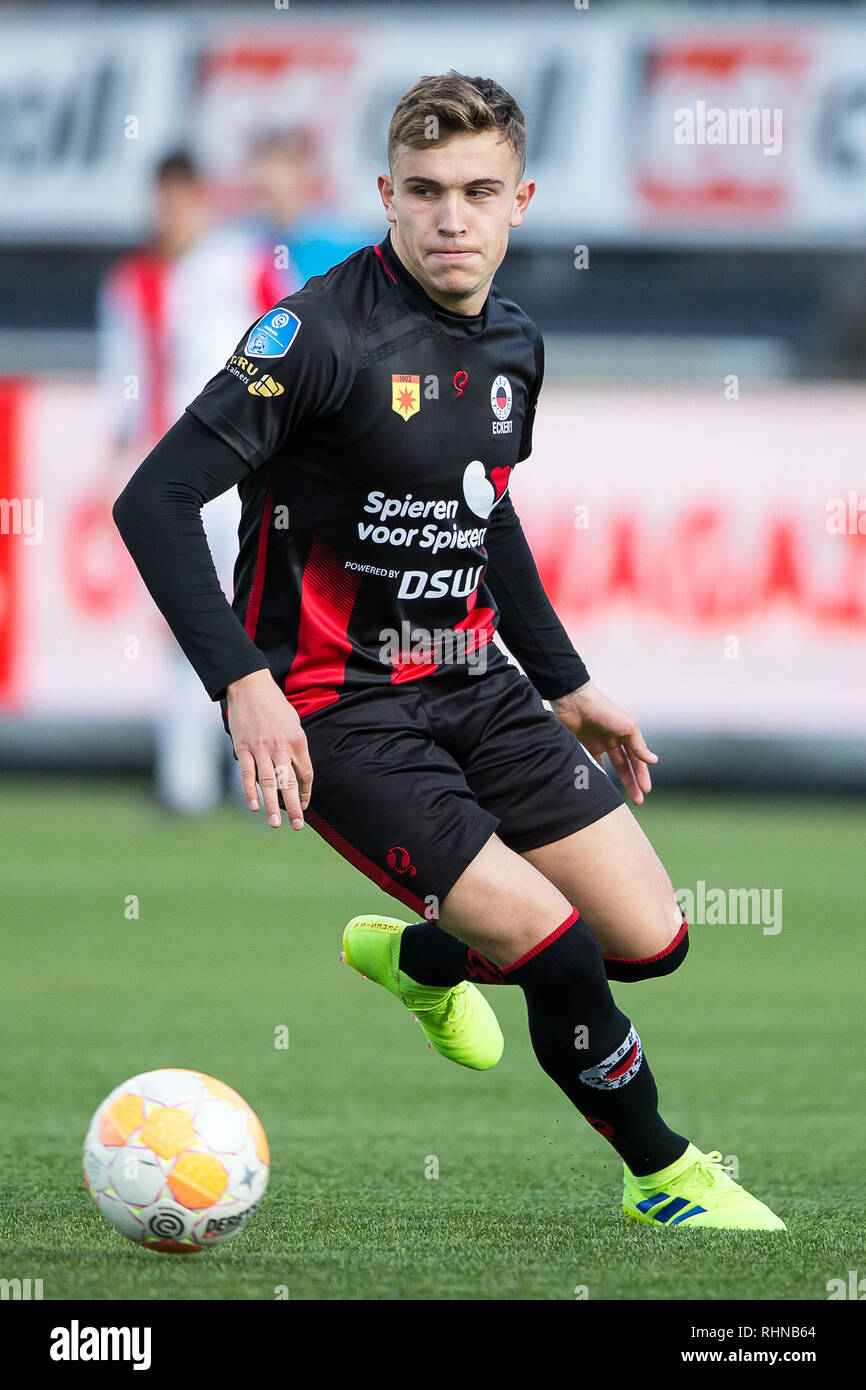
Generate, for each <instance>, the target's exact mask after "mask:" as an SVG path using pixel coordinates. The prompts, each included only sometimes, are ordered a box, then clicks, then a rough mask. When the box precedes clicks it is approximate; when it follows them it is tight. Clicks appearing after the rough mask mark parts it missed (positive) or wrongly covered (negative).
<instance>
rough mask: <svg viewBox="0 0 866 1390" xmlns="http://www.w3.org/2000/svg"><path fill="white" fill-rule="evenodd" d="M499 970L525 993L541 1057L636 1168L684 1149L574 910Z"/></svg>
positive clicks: (662, 1164)
mask: <svg viewBox="0 0 866 1390" xmlns="http://www.w3.org/2000/svg"><path fill="white" fill-rule="evenodd" d="M502 973H503V975H504V976H505V977H506V978H509V977H510V978H512V979H513V980H514V981H515V983H516V984H519V985H520V987H521V989H522V990H523V993H524V995H525V996H526V1008H527V1013H528V1016H529V1034H530V1037H531V1039H532V1046H533V1048H534V1050H535V1055H536V1057H537V1058H538V1061H539V1063H540V1064H541V1066H542V1067H543V1069H544V1070H545V1071H546V1072H547V1074H548V1076H550V1077H551V1078H552V1079H553V1080H554V1081H555V1082H556V1084H557V1086H559V1087H560V1089H561V1090H562V1091H564V1092H565V1094H566V1095H567V1096H568V1098H569V1100H570V1101H571V1102H572V1104H573V1105H575V1106H576V1107H577V1109H578V1110H579V1111H580V1113H581V1114H582V1115H583V1116H584V1118H585V1119H586V1120H588V1122H589V1123H590V1124H591V1125H592V1126H593V1128H594V1129H596V1130H597V1131H598V1133H599V1134H601V1135H603V1137H604V1138H605V1139H608V1140H609V1141H610V1143H611V1144H612V1145H613V1147H614V1148H615V1149H616V1151H617V1153H618V1154H619V1155H620V1156H621V1157H622V1159H623V1160H624V1162H625V1163H626V1164H627V1165H628V1167H629V1168H630V1169H631V1171H632V1172H633V1173H634V1174H635V1176H641V1175H644V1174H647V1173H654V1172H656V1171H657V1170H658V1169H659V1168H666V1167H667V1165H668V1164H669V1163H673V1162H674V1160H675V1159H677V1158H679V1157H681V1155H682V1154H683V1153H684V1152H685V1150H686V1146H687V1144H688V1140H687V1139H685V1138H684V1137H683V1136H682V1135H681V1134H676V1133H674V1131H673V1130H671V1129H669V1128H668V1126H667V1125H666V1124H665V1122H664V1120H663V1119H662V1118H661V1116H660V1114H659V1112H658V1092H657V1090H656V1084H655V1079H654V1077H653V1074H652V1072H651V1071H650V1068H649V1063H648V1062H647V1060H646V1058H645V1057H644V1055H643V1048H642V1046H641V1041H640V1038H639V1037H638V1035H637V1033H636V1032H635V1029H634V1027H633V1026H632V1024H631V1022H630V1021H629V1019H627V1018H626V1016H625V1014H624V1013H622V1012H621V1011H620V1010H619V1009H618V1008H617V1006H616V1004H615V1003H614V999H613V995H612V994H611V992H610V986H609V985H608V982H607V977H606V975H605V972H604V963H603V959H602V954H601V947H600V946H599V944H598V942H597V941H596V939H595V937H594V936H593V935H592V932H591V931H590V930H589V928H588V927H586V926H584V924H583V922H582V921H581V920H580V918H579V917H578V914H577V911H576V910H575V912H574V914H573V916H572V917H570V918H568V919H567V921H565V922H563V924H562V925H561V926H560V927H559V928H558V929H557V931H556V932H554V933H552V935H551V936H549V937H548V938H547V939H546V940H545V941H543V942H540V943H539V945H538V946H536V947H535V948H534V949H533V950H532V951H529V952H527V954H526V955H525V956H521V957H520V959H519V960H516V961H515V962H514V963H513V964H512V965H509V966H505V967H504V968H503V971H502Z"/></svg>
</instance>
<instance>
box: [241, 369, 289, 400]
mask: <svg viewBox="0 0 866 1390" xmlns="http://www.w3.org/2000/svg"><path fill="white" fill-rule="evenodd" d="M284 389H285V388H284V387H283V386H281V385H280V383H279V382H278V381H274V378H273V377H272V376H268V374H267V372H266V373H265V375H264V376H263V377H260V378H259V380H258V381H251V382H250V384H249V386H248V387H247V390H248V391H249V393H250V395H251V396H281V395H282V394H283V391H284Z"/></svg>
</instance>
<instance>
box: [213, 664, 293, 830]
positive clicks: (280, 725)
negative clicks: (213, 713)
mask: <svg viewBox="0 0 866 1390" xmlns="http://www.w3.org/2000/svg"><path fill="white" fill-rule="evenodd" d="M226 717H227V719H228V725H229V733H230V734H231V737H232V743H233V744H234V748H235V753H236V754H237V758H238V763H239V764H240V769H241V781H242V783H243V788H244V795H245V796H246V799H247V805H248V806H249V808H250V810H251V811H258V809H259V798H258V794H257V792H256V782H258V784H259V786H260V787H261V789H262V798H263V800H264V803H265V811H266V812H267V816H268V824H269V825H271V826H273V827H274V829H276V828H277V827H278V826H279V825H280V824H281V823H282V817H281V816H280V803H279V796H278V793H279V792H282V794H283V803H284V805H285V808H286V812H287V814H288V817H289V821H290V823H291V826H292V829H293V830H301V829H303V825H304V816H303V813H304V811H305V810H306V809H307V806H308V805H309V804H310V791H311V788H312V785H313V765H312V763H311V762H310V755H309V752H308V750H307V739H306V735H305V733H304V731H303V729H302V728H301V721H300V719H299V718H298V716H297V714H296V712H295V710H294V709H293V708H292V706H291V705H290V704H289V702H288V700H287V699H286V697H285V695H283V693H282V691H281V690H280V687H279V686H278V685H277V683H276V681H275V680H274V678H273V676H272V675H271V673H270V671H269V670H264V671H253V672H251V674H250V675H248V676H243V677H242V678H241V679H240V680H237V681H232V682H231V684H230V685H228V686H226Z"/></svg>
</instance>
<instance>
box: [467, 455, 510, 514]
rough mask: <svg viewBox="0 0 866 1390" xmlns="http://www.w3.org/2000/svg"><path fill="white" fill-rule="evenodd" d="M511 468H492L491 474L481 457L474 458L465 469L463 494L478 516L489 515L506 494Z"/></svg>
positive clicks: (470, 507) (468, 505)
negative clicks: (488, 472)
mask: <svg viewBox="0 0 866 1390" xmlns="http://www.w3.org/2000/svg"><path fill="white" fill-rule="evenodd" d="M510 472H511V469H510V468H491V470H490V476H489V477H488V475H487V470H486V469H485V467H484V464H483V463H482V462H481V460H480V459H473V460H472V462H471V463H467V465H466V467H465V468H464V470H463V496H464V497H465V498H466V505H467V507H468V508H469V509H470V511H473V512H474V513H475V515H476V516H483V517H484V519H485V521H486V520H487V518H488V517H489V515H490V513H491V512H492V511H493V508H494V507H495V506H496V503H497V502H499V501H501V499H502V498H503V497H504V496H505V492H506V489H507V487H508V475H509V473H510Z"/></svg>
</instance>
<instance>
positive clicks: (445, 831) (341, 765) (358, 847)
mask: <svg viewBox="0 0 866 1390" xmlns="http://www.w3.org/2000/svg"><path fill="white" fill-rule="evenodd" d="M304 730H305V733H306V735H307V742H308V746H309V750H310V758H311V761H312V763H313V767H314V768H315V779H314V783H313V790H312V798H311V801H310V805H309V807H308V808H307V813H306V818H307V822H308V824H309V825H310V826H311V827H312V829H313V830H315V831H317V833H318V834H320V835H321V836H322V837H323V838H324V839H325V840H327V841H328V843H329V844H331V845H332V846H333V847H334V848H335V849H336V850H337V851H338V852H339V853H340V854H341V855H342V856H343V857H344V858H345V859H347V860H349V862H350V863H352V864H354V865H355V866H356V867H357V868H358V869H360V870H361V872H362V873H364V874H366V875H367V877H368V878H370V879H372V880H373V882H374V883H376V884H377V885H378V886H379V887H380V888H382V889H384V891H385V892H387V893H390V894H392V895H393V896H394V897H396V898H399V900H400V901H401V902H402V903H405V904H407V905H408V906H409V908H410V911H411V912H412V913H416V914H418V913H421V914H427V913H429V914H430V915H433V914H434V913H435V912H436V911H437V910H438V904H439V902H441V901H443V900H444V898H445V896H446V895H447V893H448V891H449V890H450V888H451V886H452V885H453V883H454V882H455V880H456V879H457V878H458V877H459V876H460V874H461V873H462V872H463V870H464V868H465V867H466V866H467V864H469V863H470V862H471V861H472V859H473V858H474V857H475V855H476V854H477V853H478V852H479V851H480V850H481V848H482V846H483V845H484V844H485V842H486V841H487V840H488V839H489V838H490V836H491V835H492V834H493V833H494V831H495V829H496V818H495V817H494V816H493V815H491V814H490V813H489V812H487V811H483V810H482V809H481V807H480V806H479V805H478V803H477V801H476V800H475V798H474V797H473V795H472V793H471V792H470V790H469V788H468V787H467V786H466V782H465V779H464V777H463V774H462V772H461V770H460V768H459V767H458V766H457V764H456V762H455V761H454V759H453V758H452V757H451V756H450V754H448V753H447V752H446V751H445V750H443V749H441V748H438V747H437V746H436V744H435V743H434V741H433V739H432V737H431V734H430V728H429V724H428V722H427V719H426V717H425V715H424V712H423V709H421V707H420V702H419V696H418V692H417V690H416V689H413V688H412V687H405V688H403V689H402V690H392V689H390V688H388V687H386V688H385V689H384V690H382V689H381V688H378V689H376V688H374V689H371V690H369V691H367V692H364V693H363V694H362V695H361V696H357V697H355V696H353V697H352V699H351V700H350V701H346V702H344V701H340V702H339V704H336V705H334V706H332V707H330V708H328V709H327V710H325V711H324V712H322V713H321V714H316V715H313V716H312V717H308V718H307V719H306V720H305V721H304ZM524 871H525V872H526V873H527V874H535V873H536V871H535V870H534V869H532V868H531V867H530V866H529V865H524ZM548 889H549V892H550V894H551V895H552V896H553V897H554V898H556V899H558V898H559V896H560V895H559V893H558V890H557V889H555V888H554V887H553V886H552V885H548ZM406 925H407V924H406V922H405V921H404V920H402V919H400V918H396V917H390V916H387V915H384V914H382V913H381V912H380V913H374V914H371V915H369V916H365V917H358V918H354V919H353V920H352V921H351V922H349V923H348V925H347V926H346V929H345V931H344V933H343V958H344V959H345V961H346V962H347V964H349V965H350V966H352V967H353V968H354V969H355V970H357V971H358V973H359V974H361V975H364V976H365V977H366V978H367V979H371V980H375V981H376V982H377V983H378V984H381V985H382V986H383V987H384V988H386V989H387V990H388V991H389V992H390V993H391V994H393V995H395V996H396V998H398V999H399V1000H400V1001H401V1003H402V1004H404V1005H405V1007H406V1008H407V1009H408V1010H409V1011H410V1013H411V1014H412V1015H414V1017H415V1019H416V1020H417V1022H418V1023H419V1024H420V1025H421V1028H422V1030H423V1032H424V1035H425V1037H426V1038H427V1040H428V1042H429V1044H430V1046H431V1047H433V1048H434V1049H435V1050H436V1051H437V1052H440V1053H441V1054H442V1055H443V1056H445V1057H448V1058H450V1059H451V1060H453V1061H456V1062H459V1063H461V1064H462V1065H463V1066H467V1067H472V1068H474V1069H476V1070H486V1069H487V1068H488V1067H491V1066H494V1065H495V1064H496V1062H498V1061H499V1058H500V1056H501V1055H502V1048H503V1038H502V1031H501V1029H500V1027H499V1024H498V1022H497V1020H496V1016H495V1014H494V1012H493V1010H492V1008H491V1007H490V1004H489V1003H488V1001H487V1000H486V999H485V997H484V995H483V994H482V993H481V992H480V991H479V990H478V989H476V988H475V986H474V985H473V984H471V983H470V982H467V981H466V980H465V978H464V977H463V976H461V977H460V978H459V980H453V981H447V982H445V983H438V982H437V981H435V980H434V981H432V982H431V983H430V984H428V983H427V982H425V981H419V980H416V979H414V978H413V977H412V976H411V974H409V973H407V972H406V971H405V969H404V968H403V966H402V960H401V940H402V934H403V932H404V931H405V930H406ZM440 936H441V938H442V940H443V941H445V942H447V943H448V944H449V945H450V946H456V947H457V948H458V949H459V950H462V951H463V953H464V955H465V952H466V949H467V948H466V947H465V946H463V947H461V946H460V945H459V943H457V942H455V941H454V940H453V939H452V938H451V937H449V936H447V934H446V933H444V932H442V933H440Z"/></svg>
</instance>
